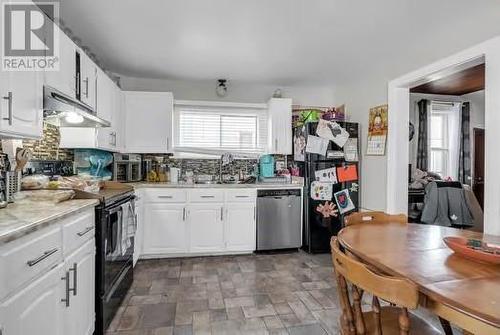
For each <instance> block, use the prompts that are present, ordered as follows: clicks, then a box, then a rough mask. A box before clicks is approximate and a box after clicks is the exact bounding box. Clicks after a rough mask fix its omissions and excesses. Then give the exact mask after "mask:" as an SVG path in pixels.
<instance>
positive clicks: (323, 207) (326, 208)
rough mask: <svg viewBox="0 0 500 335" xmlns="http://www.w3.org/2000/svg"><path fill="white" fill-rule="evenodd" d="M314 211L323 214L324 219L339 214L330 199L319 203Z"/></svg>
mask: <svg viewBox="0 0 500 335" xmlns="http://www.w3.org/2000/svg"><path fill="white" fill-rule="evenodd" d="M316 212H318V213H320V214H321V215H323V217H324V218H325V219H326V218H329V217H334V218H336V217H337V216H339V210H338V209H337V206H336V205H335V204H334V203H333V202H330V201H327V202H325V203H324V204H319V205H318V206H317V207H316Z"/></svg>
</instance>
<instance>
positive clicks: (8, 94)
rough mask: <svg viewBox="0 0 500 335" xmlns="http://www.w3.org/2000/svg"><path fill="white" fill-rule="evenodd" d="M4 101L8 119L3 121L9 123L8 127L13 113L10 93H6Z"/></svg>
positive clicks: (5, 118) (10, 124)
mask: <svg viewBox="0 0 500 335" xmlns="http://www.w3.org/2000/svg"><path fill="white" fill-rule="evenodd" d="M3 99H4V100H7V101H8V107H7V110H8V113H9V114H8V117H4V118H3V120H5V121H9V126H12V117H13V112H12V92H9V93H7V96H6V97H3Z"/></svg>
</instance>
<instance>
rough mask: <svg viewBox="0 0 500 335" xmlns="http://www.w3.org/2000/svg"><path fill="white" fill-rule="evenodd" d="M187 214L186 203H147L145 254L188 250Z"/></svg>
mask: <svg viewBox="0 0 500 335" xmlns="http://www.w3.org/2000/svg"><path fill="white" fill-rule="evenodd" d="M186 214H187V213H186V206H185V204H171V203H158V204H145V206H144V230H143V254H144V255H155V254H169V253H185V252H187V251H188V239H187V233H188V228H187V222H186Z"/></svg>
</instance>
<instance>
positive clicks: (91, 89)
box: [78, 49, 97, 109]
mask: <svg viewBox="0 0 500 335" xmlns="http://www.w3.org/2000/svg"><path fill="white" fill-rule="evenodd" d="M78 52H79V54H80V100H81V101H82V102H83V103H85V104H87V105H89V106H90V107H91V108H93V109H95V108H96V97H97V95H96V84H97V78H96V76H97V74H96V72H97V66H96V65H95V63H94V62H93V61H92V60H91V59H90V58H89V56H87V54H86V53H85V52H84V51H83V50H81V49H79V50H78Z"/></svg>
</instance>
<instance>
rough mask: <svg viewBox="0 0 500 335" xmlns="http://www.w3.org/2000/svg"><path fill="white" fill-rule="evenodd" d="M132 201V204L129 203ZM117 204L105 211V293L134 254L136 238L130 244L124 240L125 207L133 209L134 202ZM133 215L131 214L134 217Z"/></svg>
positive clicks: (131, 239)
mask: <svg viewBox="0 0 500 335" xmlns="http://www.w3.org/2000/svg"><path fill="white" fill-rule="evenodd" d="M129 201H130V202H129ZM129 201H127V202H123V203H121V204H117V205H116V206H113V207H111V208H109V209H105V210H104V211H105V218H106V220H105V224H106V227H105V238H104V292H107V291H108V290H109V289H110V288H111V287H112V286H113V284H114V283H115V281H116V280H117V278H118V277H119V275H120V273H122V271H123V269H124V268H125V267H126V265H127V263H128V262H129V261H130V259H132V257H133V254H134V238H133V237H132V238H130V244H129V245H128V247H127V242H126V240H125V239H124V238H123V234H124V232H123V220H124V219H125V218H124V211H123V206H128V205H129V204H130V205H131V207H132V208H133V207H134V206H133V200H129ZM132 214H133V213H131V215H132Z"/></svg>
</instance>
